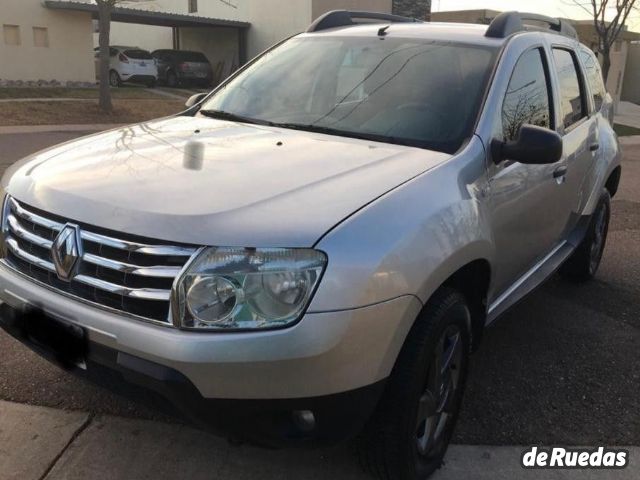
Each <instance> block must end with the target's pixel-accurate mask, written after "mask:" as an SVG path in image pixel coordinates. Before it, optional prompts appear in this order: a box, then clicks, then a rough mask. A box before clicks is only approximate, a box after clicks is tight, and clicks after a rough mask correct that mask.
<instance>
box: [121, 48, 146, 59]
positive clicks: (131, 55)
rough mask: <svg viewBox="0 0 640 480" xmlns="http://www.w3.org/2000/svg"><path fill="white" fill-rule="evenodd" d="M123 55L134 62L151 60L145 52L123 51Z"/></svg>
mask: <svg viewBox="0 0 640 480" xmlns="http://www.w3.org/2000/svg"><path fill="white" fill-rule="evenodd" d="M124 54H125V55H126V56H127V57H129V58H132V59H134V60H151V59H152V58H153V57H152V56H151V54H150V53H149V52H147V51H146V50H125V51H124Z"/></svg>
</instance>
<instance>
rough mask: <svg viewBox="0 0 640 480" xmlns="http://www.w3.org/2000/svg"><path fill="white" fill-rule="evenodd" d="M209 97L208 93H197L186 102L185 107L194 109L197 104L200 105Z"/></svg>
mask: <svg viewBox="0 0 640 480" xmlns="http://www.w3.org/2000/svg"><path fill="white" fill-rule="evenodd" d="M207 95H209V94H208V93H196V94H195V95H192V96H191V97H189V99H188V100H187V101H186V102H185V104H184V106H185V107H187V108H191V107H193V106H194V105H195V104H197V103H200V102H201V101H202V99H203V98H204V97H206V96H207Z"/></svg>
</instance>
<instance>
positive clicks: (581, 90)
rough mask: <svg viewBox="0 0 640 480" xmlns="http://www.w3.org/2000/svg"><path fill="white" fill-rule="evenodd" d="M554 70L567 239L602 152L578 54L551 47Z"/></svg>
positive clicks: (569, 49) (580, 210) (560, 47)
mask: <svg viewBox="0 0 640 480" xmlns="http://www.w3.org/2000/svg"><path fill="white" fill-rule="evenodd" d="M552 56H553V66H554V71H555V75H556V85H557V90H558V100H559V102H557V103H558V105H557V108H558V114H559V115H558V117H559V119H558V122H559V128H558V132H559V133H560V134H561V135H562V143H563V151H564V157H565V160H564V162H565V165H564V168H566V172H565V174H564V175H562V176H558V178H557V180H558V181H559V182H560V181H562V182H564V183H565V184H566V188H564V189H562V191H563V195H562V198H561V199H560V201H561V202H562V205H563V206H564V208H565V209H566V216H567V219H568V222H567V224H566V225H565V227H564V229H563V237H566V236H567V235H568V234H569V233H570V232H571V230H572V229H573V228H575V227H576V225H577V222H578V220H579V218H580V215H581V213H582V210H583V208H584V205H585V203H586V201H587V200H588V197H589V194H590V192H591V188H590V185H589V180H588V179H589V176H590V172H591V171H592V169H593V165H594V160H595V155H596V154H597V151H598V149H599V143H598V128H597V124H596V121H595V119H594V116H593V115H592V105H591V101H590V98H589V95H588V93H587V88H586V80H585V78H584V75H583V72H582V68H581V65H580V62H579V60H578V56H577V54H576V51H575V50H574V49H572V48H569V47H566V46H555V45H554V46H552Z"/></svg>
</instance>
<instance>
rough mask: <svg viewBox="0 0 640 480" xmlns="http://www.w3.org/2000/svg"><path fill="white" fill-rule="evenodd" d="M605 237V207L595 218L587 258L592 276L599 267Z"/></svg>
mask: <svg viewBox="0 0 640 480" xmlns="http://www.w3.org/2000/svg"><path fill="white" fill-rule="evenodd" d="M606 235H607V209H606V207H605V206H603V207H602V208H600V210H599V211H598V214H597V217H596V223H595V227H594V232H593V242H592V243H591V249H590V252H589V253H590V256H589V271H590V272H591V273H592V274H593V273H595V271H596V270H597V269H598V266H599V265H600V260H601V259H602V253H603V250H604V241H605V238H606Z"/></svg>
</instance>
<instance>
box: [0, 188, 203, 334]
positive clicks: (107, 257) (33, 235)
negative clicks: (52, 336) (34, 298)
mask: <svg viewBox="0 0 640 480" xmlns="http://www.w3.org/2000/svg"><path fill="white" fill-rule="evenodd" d="M6 202H7V203H6V204H5V208H4V219H3V234H4V240H5V246H6V258H5V259H4V261H5V262H6V263H7V264H8V265H9V266H11V267H12V268H14V269H16V270H18V271H19V272H21V273H22V274H24V275H27V276H29V277H30V278H33V279H34V280H37V281H38V282H41V283H44V284H46V285H48V286H50V287H52V288H54V289H56V290H59V291H61V292H64V293H66V294H68V295H72V296H74V297H78V298H81V299H83V300H85V301H88V302H91V303H94V304H96V305H98V306H102V307H107V308H109V309H115V310H119V311H121V312H124V313H126V314H128V315H133V316H136V317H141V318H143V319H147V320H152V321H157V322H163V323H167V324H168V323H169V322H170V316H169V309H170V297H171V287H172V285H173V281H174V279H175V277H176V276H178V274H179V273H180V271H181V270H182V268H183V267H184V265H185V263H186V262H187V261H188V260H189V258H190V257H191V256H192V255H193V254H194V253H195V252H196V250H197V249H196V248H194V247H190V246H177V245H169V244H165V243H162V242H158V241H148V240H145V239H141V238H137V237H133V236H130V235H124V234H117V236H113V235H112V234H111V233H110V232H107V231H104V230H101V229H98V228H96V227H90V226H86V225H82V224H76V223H74V225H78V227H79V228H80V243H81V248H80V252H81V256H80V259H79V260H78V262H79V263H78V266H77V267H76V270H75V276H73V278H72V279H71V281H64V280H61V279H60V278H59V277H58V275H57V273H56V267H55V264H54V262H53V258H52V255H51V247H52V245H53V243H54V241H55V239H56V236H57V235H58V233H59V232H60V231H61V230H62V229H63V228H64V227H65V225H66V224H67V220H66V219H63V218H61V217H57V216H53V215H50V214H47V213H44V212H41V211H39V210H37V209H35V208H32V207H29V206H27V205H23V204H21V203H19V202H17V201H16V200H15V199H13V198H11V197H7V200H6Z"/></svg>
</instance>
